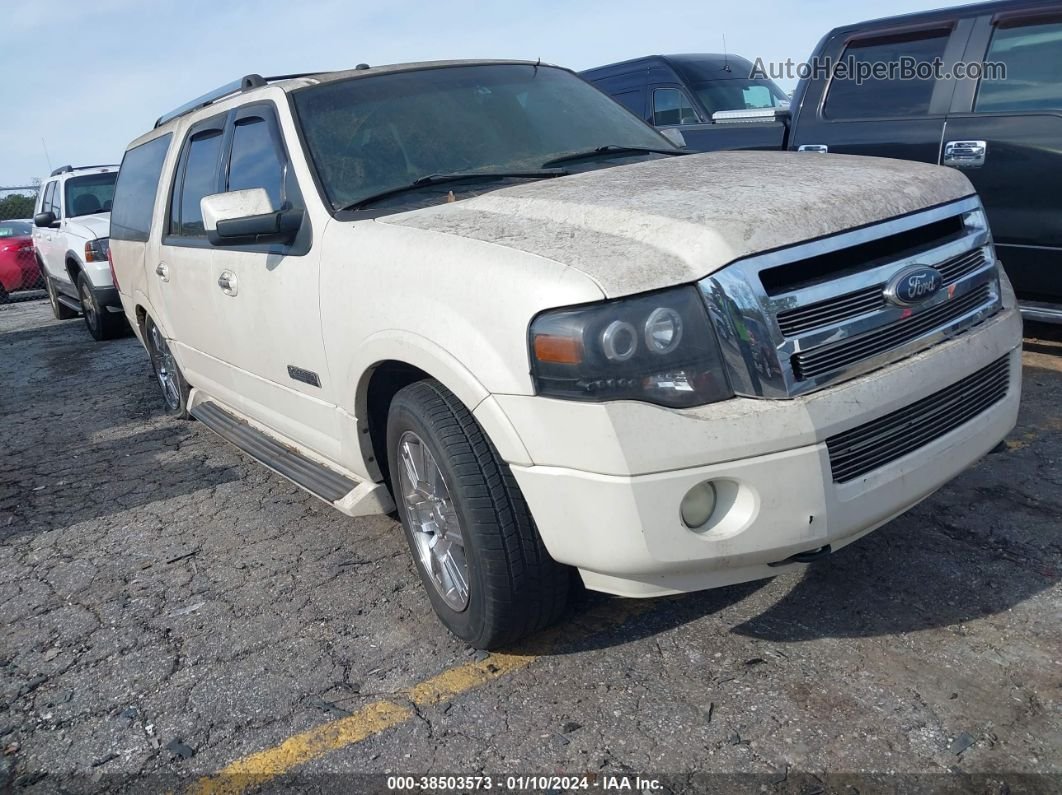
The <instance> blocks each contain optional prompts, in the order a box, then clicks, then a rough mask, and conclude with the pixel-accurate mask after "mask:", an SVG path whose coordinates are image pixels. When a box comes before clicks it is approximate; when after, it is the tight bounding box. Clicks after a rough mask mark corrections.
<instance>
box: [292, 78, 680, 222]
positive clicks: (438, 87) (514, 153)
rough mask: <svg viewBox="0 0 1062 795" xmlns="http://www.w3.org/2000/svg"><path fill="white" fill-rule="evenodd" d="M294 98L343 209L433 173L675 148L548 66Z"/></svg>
mask: <svg viewBox="0 0 1062 795" xmlns="http://www.w3.org/2000/svg"><path fill="white" fill-rule="evenodd" d="M293 96H294V102H295V109H296V112H297V114H298V117H299V121H300V126H301V127H302V132H303V136H304V138H305V141H306V145H307V149H308V150H309V153H310V156H311V157H312V159H313V161H314V163H315V165H316V167H317V173H318V175H319V177H320V180H321V183H322V185H323V186H324V190H325V193H326V194H327V196H328V200H329V201H330V202H331V203H332V206H333V207H335V208H341V207H346V206H348V205H351V204H355V203H357V202H358V201H360V200H363V199H365V198H366V197H369V196H375V195H377V194H380V193H383V192H386V191H389V190H391V189H394V188H400V187H402V186H405V185H409V184H410V183H411V182H412V181H413V180H416V179H419V178H422V177H425V176H429V175H439V174H455V173H460V174H467V173H468V172H478V171H484V172H494V173H500V172H519V171H534V170H536V169H541V168H542V167H543V165H544V164H546V163H548V162H549V161H551V160H554V159H556V158H558V157H563V156H564V155H569V154H575V153H582V152H592V151H593V150H595V149H598V148H600V147H628V148H632V149H650V150H653V149H655V150H673V149H674V147H673V146H672V145H671V144H670V143H669V142H668V141H667V139H665V138H663V137H662V136H661V135H659V134H658V133H656V132H655V131H653V130H652V129H650V128H649V127H648V126H646V125H645V124H643V123H642V122H641V121H639V120H638V119H636V118H635V117H634V116H632V115H631V114H630V113H628V112H627V111H626V110H624V109H623V108H622V107H620V106H619V105H617V104H616V103H615V102H613V101H612V100H611V99H609V98H608V97H606V96H605V95H604V94H602V93H601V92H600V91H598V90H597V89H596V88H593V87H592V86H590V85H589V84H587V83H585V82H583V81H582V80H581V79H579V78H578V77H576V76H575V75H573V74H571V73H570V72H567V71H565V70H563V69H557V68H553V67H546V66H539V67H535V66H534V65H522V64H492V65H486V66H455V67H439V68H430V69H420V70H416V71H410V72H394V73H391V74H383V75H376V76H367V77H362V78H357V77H355V78H350V79H345V80H339V81H335V82H330V83H325V84H323V85H319V86H312V87H310V88H305V89H302V90H299V91H297V92H295V93H294V94H293ZM674 151H675V152H678V151H679V150H677V149H674ZM615 153H616V155H620V154H625V155H626V156H631V153H630V152H625V153H621V152H620V151H619V150H615ZM602 154H607V152H605V153H602ZM635 154H636V153H635Z"/></svg>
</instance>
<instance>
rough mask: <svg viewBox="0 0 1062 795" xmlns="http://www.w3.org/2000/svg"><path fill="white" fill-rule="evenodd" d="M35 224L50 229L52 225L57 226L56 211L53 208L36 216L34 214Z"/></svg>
mask: <svg viewBox="0 0 1062 795" xmlns="http://www.w3.org/2000/svg"><path fill="white" fill-rule="evenodd" d="M33 225H34V226H39V227H41V228H44V229H48V228H50V227H52V226H55V213H53V212H52V211H51V210H48V211H46V212H43V213H37V214H36V215H35V216H33Z"/></svg>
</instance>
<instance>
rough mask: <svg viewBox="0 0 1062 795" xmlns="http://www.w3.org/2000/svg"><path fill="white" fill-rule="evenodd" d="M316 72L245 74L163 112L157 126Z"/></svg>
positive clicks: (156, 123)
mask: <svg viewBox="0 0 1062 795" xmlns="http://www.w3.org/2000/svg"><path fill="white" fill-rule="evenodd" d="M315 74H320V73H319V72H301V73H299V74H291V75H276V76H274V77H262V76H261V75H259V74H250V75H244V76H243V77H241V78H240V79H239V80H233V81H232V82H231V83H226V84H225V85H223V86H219V87H218V88H215V89H214V90H213V91H208V92H207V93H205V94H203V95H202V96H201V97H196V98H195V99H193V100H192V101H191V102H186V103H184V104H183V105H181V106H180V107H179V108H175V109H174V110H171V111H170V112H169V113H163V114H162V115H161V116H159V118H158V121H156V122H155V126H156V127H161V126H162V125H163V124H166V122H169V121H173V120H174V119H176V118H178V117H179V116H183V115H185V114H186V113H191V112H192V111H193V110H198V109H199V108H205V107H206V106H207V105H213V104H214V103H215V102H217V101H218V100H219V99H224V98H225V97H229V96H232V95H233V94H239V93H240V92H242V91H250V90H251V89H252V88H261V87H262V86H265V85H268V84H269V83H275V82H276V81H278V80H291V79H293V78H296V77H310V76H311V75H315Z"/></svg>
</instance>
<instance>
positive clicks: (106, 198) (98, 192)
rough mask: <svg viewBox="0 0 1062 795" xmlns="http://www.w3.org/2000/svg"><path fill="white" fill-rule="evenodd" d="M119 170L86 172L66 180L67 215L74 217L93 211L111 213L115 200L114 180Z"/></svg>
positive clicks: (89, 213) (90, 213)
mask: <svg viewBox="0 0 1062 795" xmlns="http://www.w3.org/2000/svg"><path fill="white" fill-rule="evenodd" d="M116 179H118V172H117V171H108V172H107V173H105V174H86V175H85V176H83V177H71V178H70V179H68V180H67V181H66V215H67V217H68V218H72V217H74V216H78V215H92V213H109V212H110V211H111V202H113V201H114V182H115V180H116Z"/></svg>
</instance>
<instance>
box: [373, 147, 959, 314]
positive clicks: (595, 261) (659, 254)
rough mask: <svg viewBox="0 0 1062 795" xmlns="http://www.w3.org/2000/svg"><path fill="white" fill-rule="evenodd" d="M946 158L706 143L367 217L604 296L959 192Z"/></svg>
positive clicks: (680, 280)
mask: <svg viewBox="0 0 1062 795" xmlns="http://www.w3.org/2000/svg"><path fill="white" fill-rule="evenodd" d="M973 192H974V189H973V187H972V186H971V185H970V183H969V181H968V180H967V179H966V177H965V176H963V175H962V174H960V173H959V172H957V171H955V170H954V169H950V168H940V167H938V166H930V165H925V164H921V163H910V162H906V161H900V160H886V159H882V158H870V157H855V156H850V155H819V154H799V153H795V152H712V153H708V154H701V155H687V156H685V157H672V158H668V159H666V160H663V159H662V160H651V161H646V162H642V163H637V164H634V165H629V166H618V167H614V168H605V169H599V170H597V171H590V172H586V173H582V174H575V175H572V176H569V177H561V178H559V179H551V180H542V181H539V182H533V183H528V184H525V185H517V186H515V187H511V188H504V189H500V190H496V191H492V192H490V193H487V194H484V195H482V196H478V197H476V198H473V199H465V200H462V201H459V202H454V203H450V204H441V205H436V206H433V207H428V208H425V209H422V210H415V211H413V212H407V213H400V214H396V215H390V216H384V217H381V218H378V219H377V221H379V222H382V223H387V224H396V225H403V226H410V227H415V228H418V229H424V230H429V231H434V232H440V233H443V234H449V235H457V236H460V237H465V238H471V239H475V240H482V241H486V242H490V243H494V244H496V245H500V246H506V247H508V248H512V249H516V250H519V251H525V252H528V253H531V254H536V255H539V256H542V257H548V258H549V259H551V260H555V261H557V262H560V263H563V264H565V265H568V266H570V267H573V268H576V269H578V270H580V271H582V272H583V273H585V274H586V275H587V276H589V277H590V278H591V279H593V280H594V281H595V282H596V283H597V284H598V285H599V286H600V287H601V289H602V290H603V291H604V293H605V295H606V296H608V297H610V298H611V297H617V296H622V295H630V294H633V293H640V292H644V291H646V290H653V289H657V288H661V287H668V286H671V285H675V284H685V283H689V282H694V281H696V280H698V279H701V278H703V277H704V276H706V275H708V274H709V273H712V272H713V271H716V270H718V269H719V268H721V267H723V266H724V265H727V264H728V263H731V262H733V261H735V260H738V259H741V258H744V257H747V256H749V255H752V254H758V253H762V252H764V251H769V250H771V249H777V248H782V247H785V246H791V245H795V244H797V243H802V242H805V241H807V240H811V239H814V238H818V237H824V236H826V235H832V234H836V233H838V232H842V231H844V230H847V229H851V228H854V227H859V226H865V225H867V224H872V223H875V222H878V221H884V220H887V219H889V218H893V217H895V216H899V215H905V214H908V213H912V212H916V211H918V210H922V209H925V208H928V207H932V206H934V205H938V204H943V203H946V202H949V201H954V200H956V199H960V198H962V197H964V196H969V195H971V194H972V193H973Z"/></svg>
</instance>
